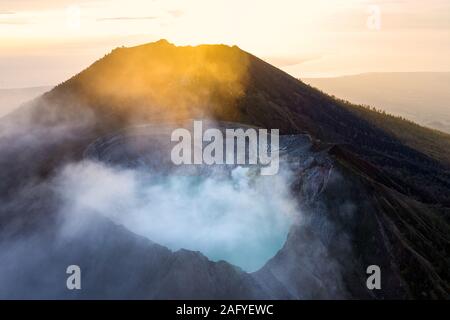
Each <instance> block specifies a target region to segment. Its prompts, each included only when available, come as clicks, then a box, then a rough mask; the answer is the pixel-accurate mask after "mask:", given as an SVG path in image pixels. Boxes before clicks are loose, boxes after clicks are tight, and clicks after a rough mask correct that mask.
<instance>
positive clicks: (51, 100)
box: [0, 40, 450, 299]
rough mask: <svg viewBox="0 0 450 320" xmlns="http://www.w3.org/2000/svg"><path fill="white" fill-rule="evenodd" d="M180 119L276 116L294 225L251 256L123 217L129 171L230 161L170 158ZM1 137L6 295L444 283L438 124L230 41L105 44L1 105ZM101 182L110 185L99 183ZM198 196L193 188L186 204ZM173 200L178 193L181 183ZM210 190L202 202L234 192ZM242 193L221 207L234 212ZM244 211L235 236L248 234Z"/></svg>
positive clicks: (444, 178) (444, 171)
mask: <svg viewBox="0 0 450 320" xmlns="http://www.w3.org/2000/svg"><path fill="white" fill-rule="evenodd" d="M191 119H197V120H199V119H202V120H207V121H209V122H211V123H215V124H216V125H217V126H218V127H220V128H228V127H233V128H250V127H251V128H265V129H279V130H280V134H281V135H280V152H281V153H282V158H281V160H282V162H281V166H283V167H284V168H286V170H287V172H289V179H287V180H285V186H286V187H287V189H288V191H286V194H285V195H286V197H287V196H289V199H290V200H293V201H294V202H295V206H296V210H295V212H296V214H294V220H295V222H294V223H292V225H290V227H289V230H288V233H287V235H285V234H284V235H283V236H284V237H285V241H282V244H281V245H280V246H279V247H277V248H276V250H274V251H273V252H271V253H270V257H269V258H268V259H266V260H267V261H265V262H264V264H263V265H262V266H259V267H258V268H257V269H256V270H252V271H251V272H248V271H244V270H243V269H242V268H240V267H239V266H236V265H235V264H233V262H231V263H230V261H228V260H229V259H228V260H227V258H224V259H223V260H221V259H220V258H217V259H214V258H212V256H210V255H209V254H208V253H207V252H206V251H207V250H206V249H205V250H203V249H202V248H203V247H202V246H199V247H195V246H193V247H189V248H187V246H188V245H186V244H187V243H191V242H190V240H191V239H192V237H194V235H195V234H197V231H199V230H195V229H193V230H190V231H189V232H187V233H186V234H185V239H186V241H185V242H184V241H183V240H179V241H181V244H179V242H178V244H177V246H173V247H170V246H169V245H168V244H163V243H161V241H162V240H161V241H160V239H162V238H161V237H158V236H159V235H160V234H161V233H158V234H155V233H154V232H153V231H152V232H150V233H147V231H145V230H142V229H140V228H134V227H130V224H129V223H130V221H131V220H132V218H133V217H134V218H136V217H141V215H139V216H136V215H134V216H133V215H132V214H131V211H130V210H131V209H130V208H131V207H130V205H129V199H130V197H127V198H120V197H119V198H118V200H117V199H116V198H117V197H116V195H117V194H120V193H123V192H124V190H125V191H126V190H129V189H127V186H128V183H129V181H134V180H128V178H126V177H128V173H127V172H129V170H131V171H132V172H136V170H141V169H142V168H151V170H153V171H154V172H156V173H157V174H161V175H163V176H164V177H165V178H167V177H168V176H170V177H172V176H174V174H176V175H178V176H179V175H182V176H201V177H211V176H213V177H217V176H220V177H222V176H223V177H230V176H232V173H231V172H233V170H234V169H236V168H235V167H232V168H221V169H220V170H219V171H220V172H219V173H218V171H217V170H215V169H214V168H213V169H212V168H209V167H207V166H201V167H195V169H189V168H185V171H183V172H181V173H180V172H179V171H176V172H175V171H174V169H173V168H171V166H170V164H169V163H168V162H167V161H165V159H164V155H166V154H168V153H165V152H163V151H162V150H165V148H166V147H165V146H164V141H170V138H167V134H168V132H170V130H168V128H171V127H173V126H175V127H177V126H183V125H185V124H186V123H187V122H189V121H190V120H191ZM166 138H167V139H166ZM0 148H1V150H2V152H1V155H0V165H1V166H2V168H3V169H2V170H1V171H0V177H1V178H0V195H1V201H2V206H1V207H0V261H6V263H3V264H2V265H1V266H0V280H1V281H0V282H1V283H2V286H1V287H0V297H2V298H63V299H71V298H107V299H108V298H144V299H168V298H169V299H170V298H172V299H174V298H175V299H177V298H185V299H200V298H207V299H220V298H222V299H223V298H228V299H243V298H247V299H255V298H257V299H336V298H339V299H345V298H349V299H355V298H356V299H411V298H414V299H420V298H422V299H442V298H449V297H450V296H449V292H450V226H449V222H450V154H449V152H448V150H450V135H448V134H445V133H442V132H439V131H436V130H431V129H428V128H425V127H421V126H419V125H416V124H414V123H412V122H409V121H406V120H404V119H401V118H398V117H394V116H390V115H388V114H385V113H380V112H377V111H375V110H372V109H370V108H368V107H363V106H358V105H353V104H351V103H350V102H347V101H343V100H338V99H336V98H334V97H332V96H329V95H327V94H325V93H323V92H320V91H319V90H317V89H315V88H313V87H311V86H308V85H306V84H304V83H303V82H302V81H300V80H298V79H295V78H293V77H291V76H290V75H288V74H286V73H285V72H283V71H281V70H279V69H277V68H275V67H274V66H272V65H270V64H268V63H266V62H264V61H263V60H261V59H259V58H257V57H255V56H253V55H251V54H249V53H247V52H245V51H243V50H241V49H240V48H238V47H236V46H233V47H229V46H225V45H201V46H196V47H192V46H185V47H179V46H175V45H173V44H171V43H169V42H168V41H165V40H160V41H158V42H154V43H149V44H145V45H141V46H137V47H131V48H125V47H122V48H117V49H115V50H113V51H112V52H111V53H109V54H108V55H106V56H105V57H103V58H102V59H100V60H98V61H97V62H95V63H94V64H92V65H91V66H90V67H89V68H87V69H86V70H84V71H82V72H80V73H79V74H77V75H75V76H74V77H72V78H71V79H69V80H67V81H66V82H64V83H62V84H60V85H58V86H56V87H55V88H53V89H52V90H51V91H49V92H47V93H45V94H44V95H42V96H41V97H39V98H37V99H35V100H34V101H32V102H30V103H28V104H26V105H24V106H22V107H21V108H19V109H18V110H16V111H15V112H13V113H11V114H9V115H8V116H6V117H4V118H3V119H2V120H1V122H0ZM87 161H94V162H95V163H96V164H102V165H107V166H108V168H113V169H111V170H119V175H118V177H119V180H116V179H114V180H108V179H109V178H108V179H106V180H104V175H102V172H103V171H102V169H95V168H98V167H94V169H93V171H86V170H85V166H84V165H83V163H86V162H87ZM80 163H81V168H82V169H81V170H78V169H77V170H76V171H73V170H72V171H70V170H69V173H67V172H68V169H67V168H68V167H67V166H69V168H73V166H74V164H75V166H77V164H80ZM76 168H79V167H76ZM89 168H91V167H89ZM118 168H119V169H118ZM108 170H109V169H108ZM127 170H128V171H127ZM192 170H194V172H192ZM73 172H75V173H73ZM99 172H100V173H99ZM114 172H117V171H114ZM124 172H125V173H124ZM137 172H142V171H137ZM92 176H94V180H96V179H100V180H99V181H101V183H100V185H97V187H96V188H94V189H95V193H94V194H95V196H92V194H91V193H84V191H85V190H90V189H92V188H91V187H92V185H95V183H94V182H95V181H94V182H93V181H91V180H90V177H92ZM67 177H69V179H67ZM123 177H125V178H123ZM223 179H226V178H223ZM67 181H69V182H70V183H68V182H67ZM74 181H75V182H74ZM108 181H109V182H108ZM221 181H223V180H221ZM271 183H273V185H274V186H276V185H275V184H274V182H271ZM109 184H110V185H114V186H116V185H117V188H118V190H117V193H115V192H116V191H114V192H113V193H112V194H113V196H111V193H107V196H105V192H106V191H105V192H103V193H102V192H100V193H97V192H98V191H99V189H100V191H102V189H108V188H109V187H110V185H109ZM218 185H219V184H217V185H215V184H212V185H211V187H210V188H212V189H214V188H215V187H217V186H218ZM122 189H123V190H122ZM138 189H140V188H138ZM61 190H63V191H61ZM80 190H81V191H82V192H81V193H80ZM278 190H279V188H277V189H275V188H274V190H273V191H274V192H273V197H275V193H276V192H275V191H278ZM103 191H104V190H103ZM141 191H142V190H141ZM108 192H109V191H108ZM138 192H139V190H138ZM80 194H81V195H82V196H80ZM99 194H100V195H99ZM157 194H158V193H157ZM218 194H219V195H220V192H219V193H218ZM203 196H204V194H202V193H200V194H195V193H192V194H191V196H190V197H191V198H193V199H195V201H196V202H194V204H195V206H197V207H198V206H201V205H202V204H204V202H205V201H206V200H205V199H204V198H203ZM102 197H103V198H102ZM166 198H167V197H166ZM168 198H169V199H171V200H172V201H168V202H169V203H170V202H173V203H177V201H179V199H180V197H179V193H177V192H174V193H170V194H169V196H168ZM263 198H264V197H263ZM269 198H270V196H269ZM68 199H69V200H68ZM74 199H76V200H77V201H73V200H74ZM131 199H134V200H133V201H134V202H136V201H137V202H140V199H141V198H139V199H138V200H136V201H135V198H131ZM145 199H147V200H148V201H149V203H150V207H147V206H144V207H142V206H138V208H139V209H142V208H146V210H150V211H151V210H162V208H161V206H158V205H152V204H151V201H152V199H154V198H152V197H150V198H145ZM282 199H284V198H282ZM116 200H117V201H116ZM148 201H147V202H148ZM214 201H215V202H214ZM214 201H213V205H212V207H208V210H207V211H208V212H213V213H215V212H216V211H217V212H218V211H219V205H218V204H220V203H223V204H225V205H228V204H230V203H232V202H233V200H232V198H230V199H229V200H228V199H227V200H226V201H224V202H220V199H215V200H214ZM235 201H244V200H243V199H236V200H235ZM147 202H146V205H147ZM80 203H81V204H82V205H80ZM99 203H100V204H99ZM189 203H191V202H189ZM277 203H279V202H277ZM289 203H290V202H289ZM68 204H69V205H68ZM214 204H216V206H214ZM250 204H252V203H251V202H250ZM285 204H286V203H285V202H282V204H281V205H279V206H278V204H277V206H274V207H271V209H270V210H269V213H271V212H279V211H282V208H284V207H285V206H284V205H285ZM251 207H252V205H250V206H244V207H239V206H237V207H232V210H231V209H230V210H231V211H233V210H234V211H233V212H235V211H236V210H237V211H238V212H237V213H238V215H237V216H238V217H240V216H243V217H245V215H246V214H250V213H249V211H251V210H250V208H251ZM263 207H264V208H265V207H267V206H262V207H261V209H260V210H259V211H258V210H256V211H258V212H260V211H261V210H262V211H264V209H263ZM117 208H119V209H117ZM133 208H136V206H133ZM149 208H150V209H149ZM155 208H156V209H155ZM75 209H76V210H75ZM244 209H245V210H244ZM174 210H180V212H181V214H183V210H188V209H186V208H184V209H183V208H178V209H176V208H175V207H172V206H171V207H170V210H169V212H173V211H174ZM88 211H89V212H91V211H92V214H88V215H87V216H85V214H84V213H85V212H88ZM116 211H117V212H116ZM138 211H139V210H138ZM141 211H142V210H141ZM141 211H139V212H141ZM99 212H102V213H105V212H107V214H97V213H99ZM111 212H116V213H117V214H120V217H119V218H117V215H116V214H111ZM135 212H137V211H136V210H135V209H133V213H135ZM186 212H187V211H186ZM227 212H228V211H227ZM300 213H301V214H300ZM67 214H69V215H70V217H71V218H70V228H68V227H67V219H66V216H67ZM179 214H180V213H179ZM164 216H165V215H158V216H157V217H159V218H160V217H164ZM270 217H272V216H271V215H261V219H270ZM139 219H140V218H139ZM80 221H83V223H79V222H80ZM252 221H254V220H252ZM255 221H257V220H255ZM141 222H142V220H138V223H137V224H136V225H137V226H139V225H140V224H141ZM252 223H253V222H252ZM251 225H252V224H250V227H247V229H246V230H243V231H242V232H237V233H236V234H239V235H242V234H244V235H245V234H247V235H249V234H252V233H251V232H250V230H251V229H252V227H251ZM253 225H254V224H253ZM262 225H264V224H262ZM258 226H260V225H259V224H257V226H256V225H255V226H254V228H255V229H258ZM163 227H165V228H167V230H169V229H170V228H173V227H174V225H170V224H167V225H163ZM68 229H70V232H67V230H68ZM151 230H153V229H151ZM261 230H262V229H261ZM183 232H184V231H183ZM261 232H262V231H261ZM162 234H164V233H162ZM183 234H184V233H183ZM255 234H258V232H256V233H255ZM277 239H278V238H277ZM169 240H171V239H169ZM169 240H167V241H168V243H169V242H170V241H169ZM177 241H178V240H177ZM239 241H240V243H244V242H246V241H248V242H250V241H252V240H251V237H250V236H248V237H245V236H242V237H241V238H240V240H239ZM183 243H184V244H183ZM219 246H220V242H219ZM168 247H170V248H168ZM263 247H264V246H263ZM196 248H198V249H196ZM250 248H251V246H250ZM233 250H235V249H233ZM236 250H237V249H236ZM265 254H266V253H265ZM226 257H227V256H226ZM236 261H238V260H236ZM71 264H77V265H79V266H80V268H81V270H83V280H82V281H83V284H82V286H83V289H82V290H79V291H77V290H75V291H70V290H67V289H66V287H65V283H66V282H65V281H66V277H67V275H66V273H65V270H66V268H67V266H68V265H71ZM370 265H377V266H379V267H380V269H381V272H382V277H381V289H377V290H371V289H369V288H368V287H367V286H366V279H367V277H368V275H367V273H366V270H367V267H368V266H370Z"/></svg>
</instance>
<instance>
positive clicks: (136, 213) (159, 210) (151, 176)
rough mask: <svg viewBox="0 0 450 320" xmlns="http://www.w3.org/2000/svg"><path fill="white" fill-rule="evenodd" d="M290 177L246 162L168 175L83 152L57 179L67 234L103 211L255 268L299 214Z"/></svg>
mask: <svg viewBox="0 0 450 320" xmlns="http://www.w3.org/2000/svg"><path fill="white" fill-rule="evenodd" d="M288 180H289V174H288V173H285V174H283V173H282V172H280V174H278V175H276V176H270V177H264V176H259V175H255V174H253V171H252V170H250V169H249V168H243V167H237V168H235V169H234V170H233V171H232V172H231V175H230V176H226V177H224V176H220V177H215V176H208V177H206V176H189V175H181V174H178V175H176V174H172V175H169V176H164V175H160V174H157V173H153V172H148V171H147V170H144V169H142V168H141V169H123V168H117V167H112V166H108V165H106V164H103V163H98V162H92V161H88V160H85V161H82V162H79V163H77V164H71V165H68V166H66V167H65V168H64V169H63V170H62V172H61V174H60V175H59V176H58V178H57V180H56V181H57V184H58V190H59V191H58V192H59V193H60V195H61V196H62V197H63V199H64V207H63V211H62V213H63V215H64V217H65V224H64V227H63V230H62V232H63V234H65V235H67V234H71V233H74V232H75V233H76V232H77V231H81V230H83V224H84V223H87V221H89V219H86V218H89V216H90V215H91V214H100V215H103V216H106V217H108V218H110V219H111V220H112V221H114V222H115V223H117V224H120V225H123V226H125V227H126V228H127V229H129V230H130V231H132V232H134V233H136V234H139V235H142V236H145V237H147V238H148V239H150V240H152V241H154V242H156V243H158V244H161V245H164V246H167V247H168V248H170V249H172V250H178V249H181V248H184V249H188V250H194V251H200V252H202V253H203V254H205V255H206V256H207V257H208V258H210V259H211V260H213V261H218V260H225V261H227V262H230V263H232V264H235V265H237V266H239V267H241V268H242V269H244V270H245V271H249V272H251V271H256V270H258V269H259V268H261V267H262V266H263V265H264V264H265V263H266V262H267V261H268V260H269V259H270V258H271V257H273V256H274V255H275V254H276V252H277V251H278V250H279V249H281V247H282V246H283V244H284V242H285V241H286V237H287V234H288V232H289V229H290V226H291V225H292V223H294V222H298V219H300V215H299V214H300V213H299V210H298V208H297V206H296V202H295V200H294V199H293V198H292V197H291V196H290V191H289V186H290V183H289V181H288Z"/></svg>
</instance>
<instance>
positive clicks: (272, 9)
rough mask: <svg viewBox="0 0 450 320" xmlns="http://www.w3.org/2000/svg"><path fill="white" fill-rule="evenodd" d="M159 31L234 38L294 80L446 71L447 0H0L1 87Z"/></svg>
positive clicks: (83, 63)
mask: <svg viewBox="0 0 450 320" xmlns="http://www.w3.org/2000/svg"><path fill="white" fill-rule="evenodd" d="M161 38H164V39H167V40H168V41H169V42H172V43H174V44H176V45H196V44H202V43H224V44H229V45H238V46H239V47H240V48H242V49H244V50H246V51H248V52H251V53H253V54H255V55H257V56H259V57H261V58H263V59H264V60H266V61H268V62H270V63H272V64H274V65H275V66H277V67H279V68H281V69H283V70H285V71H286V72H288V73H290V74H291V75H293V76H295V77H299V78H302V77H305V78H306V77H330V76H340V75H347V74H357V73H363V72H394V71H450V41H449V39H450V0H427V1H424V0H372V1H371V0H277V1H274V0H271V1H269V0H245V1H242V0H184V1H181V0H39V1H36V0H0V88H16V87H29V86H42V85H56V84H58V83H60V82H62V81H64V80H66V79H68V78H69V77H71V76H72V75H74V74H76V73H78V72H80V71H81V70H83V69H84V68H86V67H88V66H89V65H90V64H91V63H93V62H94V61H95V60H97V59H99V58H101V57H102V56H104V55H105V54H107V53H109V52H110V51H111V50H112V49H113V48H115V47H118V46H133V45H138V44H143V43H147V42H153V41H157V40H159V39H161Z"/></svg>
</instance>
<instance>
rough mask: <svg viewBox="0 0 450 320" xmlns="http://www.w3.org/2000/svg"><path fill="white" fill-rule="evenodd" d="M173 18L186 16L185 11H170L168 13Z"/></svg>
mask: <svg viewBox="0 0 450 320" xmlns="http://www.w3.org/2000/svg"><path fill="white" fill-rule="evenodd" d="M167 12H168V13H169V14H170V15H171V16H172V17H174V18H179V17H181V16H182V15H184V11H183V10H179V9H176V10H169V11H167Z"/></svg>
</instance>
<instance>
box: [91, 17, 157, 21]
mask: <svg viewBox="0 0 450 320" xmlns="http://www.w3.org/2000/svg"><path fill="white" fill-rule="evenodd" d="M157 18H158V17H156V16H147V17H106V18H98V19H97V21H127V20H128V21H134V20H154V19H157Z"/></svg>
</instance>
